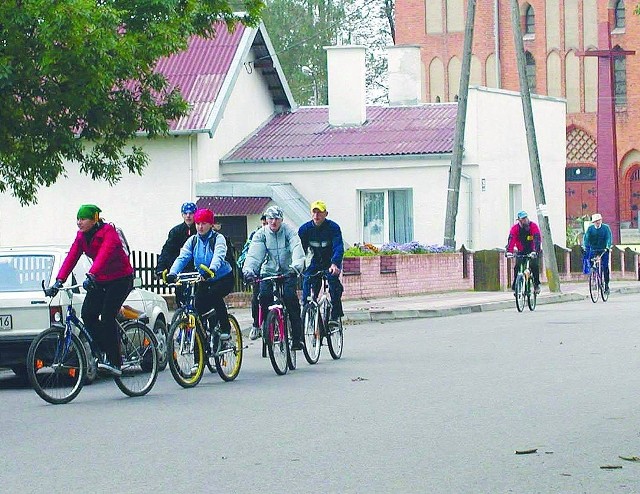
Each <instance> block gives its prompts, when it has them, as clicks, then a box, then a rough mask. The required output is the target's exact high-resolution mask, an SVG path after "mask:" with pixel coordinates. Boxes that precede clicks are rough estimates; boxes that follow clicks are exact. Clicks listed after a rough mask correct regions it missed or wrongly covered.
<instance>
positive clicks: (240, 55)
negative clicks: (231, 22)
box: [205, 28, 258, 137]
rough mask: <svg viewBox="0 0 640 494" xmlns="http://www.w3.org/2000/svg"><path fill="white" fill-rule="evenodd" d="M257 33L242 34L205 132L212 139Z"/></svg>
mask: <svg viewBox="0 0 640 494" xmlns="http://www.w3.org/2000/svg"><path fill="white" fill-rule="evenodd" d="M257 32H258V31H257V29H256V28H246V29H245V30H244V32H243V33H242V39H241V40H240V43H238V48H237V49H236V53H235V55H234V56H233V60H231V65H230V66H229V70H228V71H227V75H226V76H225V78H224V82H223V83H222V86H221V87H220V92H219V93H218V97H216V101H215V104H214V106H213V109H212V110H211V115H210V116H209V120H208V121H207V125H206V126H205V131H206V132H208V133H209V136H210V137H213V136H214V134H215V133H216V129H217V128H218V124H219V123H220V120H222V115H223V114H224V109H225V107H226V106H227V103H228V102H229V99H230V98H231V88H233V86H234V85H235V83H236V81H237V80H238V76H239V74H240V69H241V67H242V61H243V60H244V59H245V57H246V56H247V53H248V52H249V50H250V49H251V45H252V43H253V39H254V38H255V37H256V33H257Z"/></svg>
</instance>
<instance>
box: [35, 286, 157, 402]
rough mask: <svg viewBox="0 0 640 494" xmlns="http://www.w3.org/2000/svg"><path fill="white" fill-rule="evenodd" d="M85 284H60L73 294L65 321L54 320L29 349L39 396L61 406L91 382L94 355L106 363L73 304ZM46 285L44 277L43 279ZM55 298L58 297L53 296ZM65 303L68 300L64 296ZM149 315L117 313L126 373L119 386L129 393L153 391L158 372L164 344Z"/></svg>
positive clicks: (126, 310) (63, 290) (117, 378)
mask: <svg viewBox="0 0 640 494" xmlns="http://www.w3.org/2000/svg"><path fill="white" fill-rule="evenodd" d="M81 286H82V284H77V285H71V286H67V287H62V288H60V290H59V291H60V292H61V293H62V294H64V296H66V297H67V298H68V303H67V304H66V305H67V311H66V317H65V319H64V323H62V322H60V323H54V324H53V325H52V326H51V327H50V328H49V329H46V330H44V331H43V332H42V333H40V334H39V335H38V336H37V337H36V338H35V339H34V340H33V342H31V346H30V347H29V351H28V353H27V376H28V378H29V382H30V383H31V386H33V389H34V390H35V392H36V393H38V396H40V397H41V398H42V399H43V400H45V401H47V402H49V403H52V404H54V405H59V404H63V403H69V402H70V401H71V400H73V399H74V398H75V397H76V396H78V394H79V393H80V391H81V390H82V387H83V386H84V384H85V382H86V381H87V373H88V369H89V364H90V362H91V359H93V360H94V362H92V363H95V362H101V361H103V359H104V356H103V354H102V352H101V351H100V350H99V349H98V348H96V345H95V343H94V340H93V337H92V336H91V334H90V333H89V331H88V330H87V328H86V326H85V325H84V324H83V323H82V321H80V319H79V318H78V316H77V314H76V310H75V309H74V308H73V294H74V293H79V290H78V289H79V288H80V287H81ZM42 288H43V290H44V288H45V286H44V281H43V282H42ZM52 298H53V297H52ZM61 304H62V299H61ZM148 321H149V318H148V317H147V316H146V315H145V314H144V313H141V312H139V311H136V310H135V309H131V308H130V307H129V308H123V309H121V311H120V314H119V315H118V317H117V318H116V324H117V327H118V333H119V338H120V352H121V355H122V357H121V358H122V361H121V371H122V375H120V376H114V380H115V382H116V385H117V386H118V388H120V390H121V391H122V392H123V393H124V394H126V395H127V396H143V395H145V394H147V393H148V392H149V391H150V390H151V388H152V387H153V385H154V384H155V382H156V379H157V377H158V343H157V340H156V337H155V335H154V333H153V331H152V330H151V329H149V327H147V325H146V322H148Z"/></svg>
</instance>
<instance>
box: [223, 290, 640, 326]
mask: <svg viewBox="0 0 640 494" xmlns="http://www.w3.org/2000/svg"><path fill="white" fill-rule="evenodd" d="M541 287H542V293H540V295H538V305H544V304H557V303H561V302H573V301H577V300H584V299H585V298H587V297H589V285H588V284H587V282H586V280H585V281H584V282H579V283H576V282H572V283H562V284H561V286H560V288H561V290H562V292H561V293H550V292H549V290H548V288H547V286H546V285H541ZM609 287H610V291H611V296H612V297H616V296H619V295H620V294H627V293H640V282H639V281H612V282H611V283H610V284H609ZM342 305H343V309H344V318H343V320H344V321H345V322H346V323H358V322H369V321H390V320H397V319H418V318H428V317H445V316H454V315H458V314H470V313H472V312H487V311H492V310H503V309H511V308H512V309H514V310H515V301H514V298H513V293H512V292H511V291H509V292H447V293H435V294H426V295H415V296H408V297H390V298H377V299H368V300H345V301H343V303H342ZM230 312H231V313H232V314H233V315H235V316H236V318H237V319H238V322H239V323H240V327H241V328H242V329H243V330H248V329H249V328H250V327H251V311H250V310H249V309H248V308H241V309H240V308H236V309H234V308H231V309H230Z"/></svg>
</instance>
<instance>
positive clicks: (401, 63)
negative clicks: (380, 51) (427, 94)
mask: <svg viewBox="0 0 640 494" xmlns="http://www.w3.org/2000/svg"><path fill="white" fill-rule="evenodd" d="M387 57H388V62H389V106H399V105H416V104H418V103H420V102H421V101H422V90H423V88H424V84H423V83H422V61H421V60H420V47H419V46H418V45H396V46H387Z"/></svg>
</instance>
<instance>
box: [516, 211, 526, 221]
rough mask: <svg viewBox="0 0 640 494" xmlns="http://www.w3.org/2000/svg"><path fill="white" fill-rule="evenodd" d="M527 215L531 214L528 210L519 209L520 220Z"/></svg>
mask: <svg viewBox="0 0 640 494" xmlns="http://www.w3.org/2000/svg"><path fill="white" fill-rule="evenodd" d="M527 216H529V215H528V214H527V212H526V211H519V212H518V219H519V220H521V219H522V218H526V217H527Z"/></svg>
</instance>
